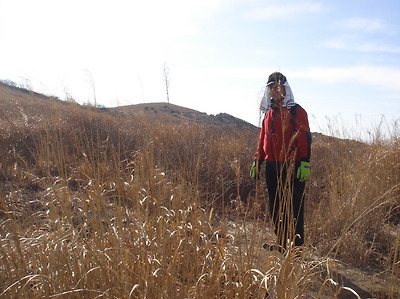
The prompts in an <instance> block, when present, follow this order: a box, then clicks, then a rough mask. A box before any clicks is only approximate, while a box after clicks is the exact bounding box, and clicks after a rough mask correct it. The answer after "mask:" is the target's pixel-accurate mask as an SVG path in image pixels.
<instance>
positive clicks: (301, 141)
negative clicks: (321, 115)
mask: <svg viewBox="0 0 400 299" xmlns="http://www.w3.org/2000/svg"><path fill="white" fill-rule="evenodd" d="M296 130H297V134H298V135H297V145H298V150H299V151H300V155H299V156H300V158H301V161H306V162H310V157H311V142H312V137H311V132H310V126H309V123H308V116H307V112H306V111H305V110H304V109H303V108H301V107H298V108H297V111H296Z"/></svg>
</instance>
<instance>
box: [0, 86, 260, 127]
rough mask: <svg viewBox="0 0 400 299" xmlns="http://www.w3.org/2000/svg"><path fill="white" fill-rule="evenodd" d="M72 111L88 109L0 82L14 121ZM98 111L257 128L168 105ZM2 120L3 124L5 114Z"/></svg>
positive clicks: (0, 99) (0, 96) (3, 105)
mask: <svg viewBox="0 0 400 299" xmlns="http://www.w3.org/2000/svg"><path fill="white" fill-rule="evenodd" d="M71 108H72V109H73V110H82V111H84V109H88V106H84V105H79V104H77V103H73V102H66V101H61V100H59V99H58V98H56V97H50V96H46V95H43V94H39V93H36V92H33V91H30V90H27V89H24V88H20V87H16V86H11V85H8V84H6V83H4V82H0V109H1V111H2V112H3V113H4V114H5V115H6V116H7V117H8V118H9V120H13V122H17V123H18V122H20V121H23V122H25V123H26V122H28V121H33V120H39V119H41V120H43V118H45V117H46V115H52V114H54V113H55V112H57V113H58V114H64V113H66V112H68V111H71ZM90 108H93V107H90ZM96 110H98V111H102V112H107V113H109V114H111V115H114V116H115V115H118V114H119V115H120V116H121V115H122V116H124V117H144V118H145V119H147V120H149V121H154V120H157V121H161V122H163V121H170V120H171V122H172V123H185V122H190V123H193V122H194V123H197V124H204V125H216V126H223V127H233V128H238V129H250V130H253V129H256V127H255V126H254V125H252V124H250V123H248V122H246V121H244V120H241V119H239V118H236V117H234V116H232V115H229V114H227V113H219V114H217V115H208V114H206V113H204V112H199V111H196V110H193V109H189V108H185V107H181V106H178V105H174V104H168V103H146V104H137V105H128V106H120V107H114V108H100V109H96ZM0 121H2V122H4V115H3V117H2V119H1V120H0Z"/></svg>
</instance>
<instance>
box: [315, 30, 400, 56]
mask: <svg viewBox="0 0 400 299" xmlns="http://www.w3.org/2000/svg"><path fill="white" fill-rule="evenodd" d="M321 46H323V47H326V48H330V49H337V50H346V51H356V52H386V53H400V46H399V45H396V44H389V43H388V42H387V41H382V40H381V39H380V38H378V39H366V38H363V37H361V36H356V35H351V34H349V35H341V36H337V37H334V38H331V39H329V40H326V41H324V42H323V43H321Z"/></svg>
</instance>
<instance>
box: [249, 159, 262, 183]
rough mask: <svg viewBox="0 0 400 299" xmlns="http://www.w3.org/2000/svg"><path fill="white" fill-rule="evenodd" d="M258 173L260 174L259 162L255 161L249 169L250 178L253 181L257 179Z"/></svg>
mask: <svg viewBox="0 0 400 299" xmlns="http://www.w3.org/2000/svg"><path fill="white" fill-rule="evenodd" d="M259 172H260V162H259V161H257V160H255V161H254V162H253V164H251V168H250V176H251V178H252V179H253V180H255V179H257V178H259Z"/></svg>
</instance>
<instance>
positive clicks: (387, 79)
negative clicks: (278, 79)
mask: <svg viewBox="0 0 400 299" xmlns="http://www.w3.org/2000/svg"><path fill="white" fill-rule="evenodd" d="M399 13H400V1H398V0H381V1H371V0H348V1H342V0H335V1H327V0H325V1H317V0H310V1H307V0H306V1H299V0H281V1H272V0H270V1H268V0H264V1H261V0H246V1H245V0H230V1H227V0H198V1H191V0H169V1H164V0H146V1H136V0H131V1H127V0H126V1H124V0H113V1H101V0H97V1H92V0H86V1H84V0H68V1H64V0H57V1H54V0H36V1H30V0H13V1H8V0H0V38H1V39H0V40H1V47H0V79H11V80H13V81H16V82H19V83H26V84H28V85H29V86H30V87H31V88H32V89H34V90H35V91H38V92H43V93H45V94H49V95H56V96H59V97H60V98H65V97H66V96H70V97H73V98H74V99H75V100H76V101H77V102H80V103H86V102H94V93H95V95H96V102H97V104H101V105H104V106H118V105H129V104H138V103H143V102H165V101H167V98H166V92H165V77H164V66H165V65H166V66H167V68H168V72H169V73H168V78H169V98H170V102H171V103H173V104H176V105H181V106H185V107H188V108H192V109H196V110H199V111H202V112H206V113H209V114H218V113H220V112H226V113H229V114H231V115H234V116H236V117H239V118H241V119H244V120H246V121H248V122H250V123H253V124H255V125H258V124H259V113H258V106H259V101H260V99H261V97H262V93H263V89H264V86H265V83H266V80H267V78H268V75H269V74H270V73H272V72H274V71H281V72H282V73H283V74H285V75H286V76H287V78H288V81H289V84H290V85H291V87H292V90H293V93H294V96H295V100H296V102H298V103H299V104H300V105H302V106H303V107H304V108H305V109H306V111H307V112H308V114H309V119H310V125H311V130H312V131H318V132H323V133H329V132H328V131H329V130H331V131H332V129H329V127H331V126H332V122H333V123H335V122H336V120H338V122H339V123H340V124H339V127H343V128H345V127H346V128H347V127H350V128H353V127H354V129H355V130H356V131H359V130H360V128H361V127H362V128H363V129H362V130H364V128H366V130H369V129H370V128H372V127H373V126H376V124H377V123H378V122H379V120H380V119H381V117H382V116H383V115H384V116H385V118H386V119H387V120H388V121H389V122H392V121H393V120H396V119H399V117H400V101H399V100H400V21H399ZM93 86H94V90H93ZM93 91H95V92H93ZM327 119H329V120H330V121H329V122H330V123H331V124H330V125H327ZM340 130H342V129H339V131H340ZM343 130H347V129H343ZM350 130H352V129H350ZM342 133H345V132H342Z"/></svg>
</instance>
